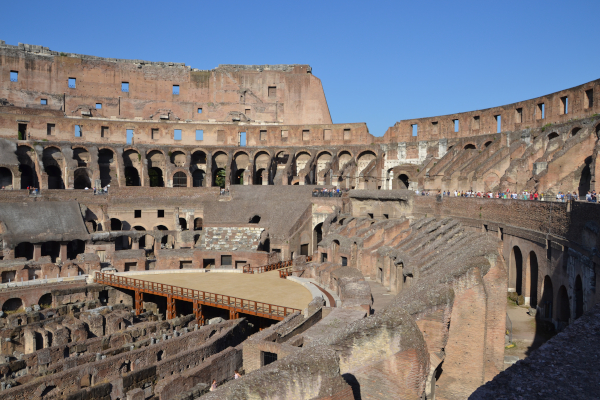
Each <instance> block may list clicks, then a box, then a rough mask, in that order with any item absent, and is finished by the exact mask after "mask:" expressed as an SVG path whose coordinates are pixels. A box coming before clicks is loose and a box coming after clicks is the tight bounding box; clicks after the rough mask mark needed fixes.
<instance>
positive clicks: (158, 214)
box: [156, 210, 165, 218]
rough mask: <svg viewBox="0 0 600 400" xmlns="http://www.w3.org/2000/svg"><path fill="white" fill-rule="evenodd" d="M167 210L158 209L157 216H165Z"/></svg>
mask: <svg viewBox="0 0 600 400" xmlns="http://www.w3.org/2000/svg"><path fill="white" fill-rule="evenodd" d="M164 217H165V210H156V218H164Z"/></svg>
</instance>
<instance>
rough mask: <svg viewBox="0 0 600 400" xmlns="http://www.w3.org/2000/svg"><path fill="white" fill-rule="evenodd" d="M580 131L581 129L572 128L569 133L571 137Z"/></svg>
mask: <svg viewBox="0 0 600 400" xmlns="http://www.w3.org/2000/svg"><path fill="white" fill-rule="evenodd" d="M580 130H581V128H579V127H575V128H573V130H572V131H571V137H573V136H575V135H577V134H578V133H579V131H580Z"/></svg>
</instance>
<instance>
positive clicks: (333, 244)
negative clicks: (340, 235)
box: [331, 239, 340, 262]
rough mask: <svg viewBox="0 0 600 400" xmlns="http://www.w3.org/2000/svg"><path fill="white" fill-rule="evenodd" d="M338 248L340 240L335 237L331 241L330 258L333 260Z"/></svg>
mask: <svg viewBox="0 0 600 400" xmlns="http://www.w3.org/2000/svg"><path fill="white" fill-rule="evenodd" d="M339 250H340V241H339V240H337V239H335V240H333V241H332V242H331V260H332V261H334V262H335V257H336V256H337V254H338V251H339Z"/></svg>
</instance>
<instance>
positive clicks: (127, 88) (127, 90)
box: [121, 82, 129, 92]
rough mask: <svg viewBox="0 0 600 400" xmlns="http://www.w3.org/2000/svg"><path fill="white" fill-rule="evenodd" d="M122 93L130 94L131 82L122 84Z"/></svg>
mask: <svg viewBox="0 0 600 400" xmlns="http://www.w3.org/2000/svg"><path fill="white" fill-rule="evenodd" d="M121 92H129V82H121Z"/></svg>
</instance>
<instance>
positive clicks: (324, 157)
mask: <svg viewBox="0 0 600 400" xmlns="http://www.w3.org/2000/svg"><path fill="white" fill-rule="evenodd" d="M332 157H333V156H332V155H331V152H330V151H327V150H323V151H321V152H319V153H318V154H317V173H318V172H321V171H323V170H324V169H325V167H327V164H329V163H330V162H331V159H332Z"/></svg>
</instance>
